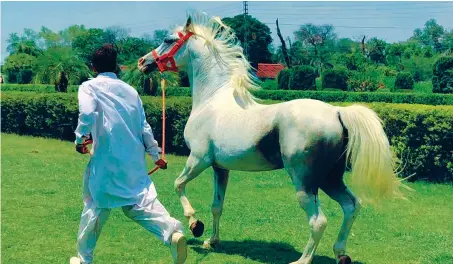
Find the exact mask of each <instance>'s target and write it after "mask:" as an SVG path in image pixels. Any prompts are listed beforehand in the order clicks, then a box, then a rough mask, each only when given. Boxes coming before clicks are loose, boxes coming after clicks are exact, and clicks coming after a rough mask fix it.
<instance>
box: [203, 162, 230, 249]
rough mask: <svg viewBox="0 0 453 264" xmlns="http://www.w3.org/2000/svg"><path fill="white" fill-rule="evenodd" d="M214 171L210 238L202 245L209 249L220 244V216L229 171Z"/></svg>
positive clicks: (216, 169) (217, 169)
mask: <svg viewBox="0 0 453 264" xmlns="http://www.w3.org/2000/svg"><path fill="white" fill-rule="evenodd" d="M213 169H214V198H213V200H212V207H211V210H212V218H213V222H212V230H213V234H212V237H211V238H210V239H208V240H206V241H205V242H204V244H203V246H204V247H205V248H210V247H211V246H214V245H216V244H218V243H220V238H219V231H220V216H221V215H222V210H223V202H224V201H225V192H226V188H227V185H228V177H229V171H228V170H224V169H219V168H215V167H214V168H213Z"/></svg>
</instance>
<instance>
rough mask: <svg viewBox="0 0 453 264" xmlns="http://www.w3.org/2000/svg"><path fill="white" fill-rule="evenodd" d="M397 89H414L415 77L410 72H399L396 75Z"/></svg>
mask: <svg viewBox="0 0 453 264" xmlns="http://www.w3.org/2000/svg"><path fill="white" fill-rule="evenodd" d="M395 89H411V90H412V89H414V79H413V78H412V75H411V74H410V72H399V73H398V74H397V75H396V80H395Z"/></svg>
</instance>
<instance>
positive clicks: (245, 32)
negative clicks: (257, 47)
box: [244, 1, 249, 59]
mask: <svg viewBox="0 0 453 264" xmlns="http://www.w3.org/2000/svg"><path fill="white" fill-rule="evenodd" d="M248 14H249V4H248V2H247V1H244V55H245V57H246V58H247V59H248V57H249V52H248V50H249V43H248V35H249V32H248V28H247V15H248Z"/></svg>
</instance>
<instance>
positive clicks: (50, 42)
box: [39, 27, 62, 48]
mask: <svg viewBox="0 0 453 264" xmlns="http://www.w3.org/2000/svg"><path fill="white" fill-rule="evenodd" d="M39 36H40V37H41V38H42V39H43V40H44V45H43V48H52V47H57V46H59V45H61V42H62V37H61V35H60V34H58V33H55V32H53V31H52V30H50V29H49V28H47V27H41V31H40V32H39Z"/></svg>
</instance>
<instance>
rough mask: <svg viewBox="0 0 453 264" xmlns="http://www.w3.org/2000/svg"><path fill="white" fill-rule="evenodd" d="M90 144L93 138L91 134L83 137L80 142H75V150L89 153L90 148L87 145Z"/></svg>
mask: <svg viewBox="0 0 453 264" xmlns="http://www.w3.org/2000/svg"><path fill="white" fill-rule="evenodd" d="M90 144H93V140H92V138H91V134H90V135H89V136H88V137H83V142H82V144H77V145H76V151H77V152H79V153H80V154H87V153H90V150H89V149H88V147H87V146H88V145H90Z"/></svg>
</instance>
